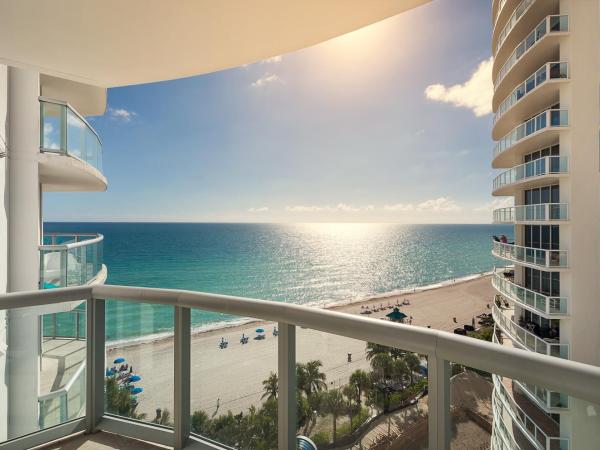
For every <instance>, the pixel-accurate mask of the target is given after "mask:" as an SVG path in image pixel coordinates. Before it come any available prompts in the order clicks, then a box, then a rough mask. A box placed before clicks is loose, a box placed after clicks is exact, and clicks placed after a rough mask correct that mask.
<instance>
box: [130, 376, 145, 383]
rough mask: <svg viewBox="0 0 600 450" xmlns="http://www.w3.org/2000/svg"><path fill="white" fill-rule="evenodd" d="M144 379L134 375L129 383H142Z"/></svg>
mask: <svg viewBox="0 0 600 450" xmlns="http://www.w3.org/2000/svg"><path fill="white" fill-rule="evenodd" d="M141 379H142V377H140V376H139V375H133V376H131V377H129V381H130V382H132V383H135V382H136V381H140V380H141Z"/></svg>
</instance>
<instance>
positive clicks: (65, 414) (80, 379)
mask: <svg viewBox="0 0 600 450" xmlns="http://www.w3.org/2000/svg"><path fill="white" fill-rule="evenodd" d="M77 383H80V385H79V386H78V385H77ZM85 383H86V361H85V360H83V362H82V363H81V364H80V365H79V367H78V368H77V370H76V371H75V373H74V374H73V376H72V377H71V379H70V380H69V381H68V382H67V384H65V386H63V387H62V388H60V389H58V390H56V391H52V392H49V393H47V394H43V395H40V396H39V397H38V403H39V410H40V413H39V418H38V420H39V424H40V428H42V429H44V428H46V425H45V422H46V420H47V418H45V417H44V411H45V409H44V405H45V402H49V401H52V400H58V402H59V415H60V419H59V422H58V424H60V423H65V422H68V421H71V420H73V419H76V418H77V417H78V414H79V412H80V411H81V410H82V408H84V407H85V397H86V387H85ZM81 384H83V390H82V397H81V400H82V402H80V403H81V404H80V406H79V409H78V410H77V411H69V393H70V392H71V391H72V390H73V388H74V387H76V386H78V387H81Z"/></svg>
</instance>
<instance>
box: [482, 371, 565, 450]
mask: <svg viewBox="0 0 600 450" xmlns="http://www.w3.org/2000/svg"><path fill="white" fill-rule="evenodd" d="M492 378H493V380H494V391H495V392H496V394H497V398H498V399H499V400H500V401H501V402H502V404H503V405H504V407H505V408H506V410H507V411H508V413H509V415H510V416H511V418H512V420H513V421H514V422H515V423H516V424H517V426H518V427H519V429H520V430H521V432H522V433H523V434H524V435H526V436H528V437H529V439H530V440H531V441H532V443H533V444H534V445H535V446H536V447H537V448H538V449H540V450H569V443H570V439H569V438H565V437H554V436H548V435H547V434H546V433H544V431H543V430H542V429H541V428H540V427H539V426H538V425H537V424H536V422H535V420H533V419H532V418H531V417H529V415H528V414H527V413H526V412H525V411H524V410H523V408H521V407H520V406H519V404H518V403H517V402H516V401H515V400H514V398H512V396H511V395H510V394H509V393H508V391H507V389H506V386H505V385H504V383H502V380H501V378H500V377H499V376H498V375H495V374H494V375H492Z"/></svg>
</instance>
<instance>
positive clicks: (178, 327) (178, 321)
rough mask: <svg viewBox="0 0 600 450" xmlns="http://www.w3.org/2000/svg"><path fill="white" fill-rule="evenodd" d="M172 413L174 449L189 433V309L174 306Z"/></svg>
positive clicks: (184, 440)
mask: <svg viewBox="0 0 600 450" xmlns="http://www.w3.org/2000/svg"><path fill="white" fill-rule="evenodd" d="M174 316H175V323H174V325H175V338H174V346H175V357H174V369H175V370H174V377H175V382H174V387H175V392H174V398H173V403H174V408H175V410H174V414H173V425H174V429H175V442H174V446H175V450H179V449H182V448H183V447H185V444H186V441H187V439H188V436H189V435H190V413H191V411H190V358H191V349H190V345H191V310H190V308H184V307H181V306H175V311H174Z"/></svg>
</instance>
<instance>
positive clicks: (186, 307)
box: [0, 285, 600, 449]
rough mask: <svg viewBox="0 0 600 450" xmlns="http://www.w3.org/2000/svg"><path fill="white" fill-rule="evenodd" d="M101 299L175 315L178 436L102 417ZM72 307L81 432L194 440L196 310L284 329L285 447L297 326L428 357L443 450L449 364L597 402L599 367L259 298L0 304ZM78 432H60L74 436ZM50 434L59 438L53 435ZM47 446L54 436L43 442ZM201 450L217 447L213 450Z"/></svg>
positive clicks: (51, 294) (2, 304) (40, 299)
mask: <svg viewBox="0 0 600 450" xmlns="http://www.w3.org/2000/svg"><path fill="white" fill-rule="evenodd" d="M104 299H117V300H122V301H133V302H142V303H152V304H161V305H169V306H172V307H174V317H175V320H174V324H175V328H174V344H173V345H174V350H175V358H174V368H173V374H174V395H173V397H174V411H173V420H174V426H173V431H169V430H164V429H161V428H160V427H158V428H157V427H153V426H152V425H150V424H145V423H144V424H141V423H137V422H135V421H130V420H127V419H125V418H118V419H117V418H111V417H110V416H106V415H105V413H104V399H103V396H104V376H105V367H104V363H105V359H104V353H105V335H104V330H105V317H104V307H105V306H104V305H105V302H104ZM73 300H85V301H86V303H87V309H86V310H87V319H88V322H87V325H86V330H87V335H86V342H87V366H88V370H87V371H86V373H87V383H86V394H87V397H86V416H85V418H83V419H80V422H78V425H77V426H78V427H79V428H77V429H81V427H82V426H84V427H86V428H87V429H88V430H90V431H93V430H94V429H98V428H100V429H105V430H112V431H113V432H119V433H121V434H126V435H128V436H131V437H138V438H143V439H145V440H150V441H152V442H157V443H162V444H163V445H171V446H175V447H176V448H184V447H186V445H188V444H189V443H190V441H191V440H193V439H197V438H195V437H190V430H189V425H188V423H189V422H188V421H189V417H190V403H189V397H190V353H189V352H190V342H191V334H190V332H191V326H190V317H191V309H202V310H207V311H213V312H221V313H225V314H234V315H238V316H246V317H253V318H257V319H261V320H268V321H275V322H278V323H279V324H278V328H279V330H280V335H279V338H278V355H279V358H278V373H279V377H280V385H279V395H278V404H279V407H278V415H279V418H278V436H279V444H278V447H279V448H295V433H296V425H297V422H296V417H295V414H296V413H295V411H296V405H295V402H296V396H295V395H296V393H295V385H296V383H295V327H297V326H301V327H305V328H309V329H314V330H319V331H323V332H326V333H331V334H336V335H340V336H345V337H349V338H354V339H359V340H363V341H368V342H374V343H378V344H381V345H387V346H391V347H396V348H402V349H405V350H407V351H411V352H416V353H421V354H425V355H427V356H428V379H429V382H428V402H429V411H430V413H429V448H430V449H446V448H449V442H450V423H449V417H450V402H449V400H450V381H449V380H450V361H452V362H456V363H459V364H463V365H466V366H469V367H475V368H478V369H480V370H484V371H487V372H491V373H497V374H499V375H502V376H506V377H509V378H512V379H522V380H526V381H527V382H530V383H534V384H536V385H542V386H547V387H548V388H550V389H554V390H557V391H560V392H566V393H569V394H571V395H574V396H576V397H580V398H585V399H586V400H587V401H590V402H596V403H600V367H594V366H590V365H586V364H582V363H578V362H574V361H567V360H563V359H560V358H551V357H548V356H546V355H540V354H536V353H532V352H524V351H521V350H518V349H513V348H508V347H504V346H500V345H495V344H493V343H490V342H484V341H481V340H478V339H472V338H467V337H463V336H458V335H455V334H452V333H447V332H444V331H438V330H432V329H428V328H422V327H417V326H411V325H403V324H395V323H391V322H383V321H380V320H373V319H369V318H366V317H362V316H358V315H351V314H345V313H340V312H336V311H329V310H322V309H318V308H314V307H308V306H302V305H293V304H287V303H283V302H272V301H264V300H254V299H247V298H241V297H232V296H226V295H217V294H206V293H200V292H191V291H180V290H173V289H155V288H140V287H125V286H111V285H96V286H84V287H73V288H62V289H51V290H46V291H32V292H22V293H13V294H6V295H2V296H0V310H7V309H13V308H24V307H31V306H40V305H44V304H52V303H59V302H67V301H73ZM74 428H75V427H74V426H71V427H64V428H61V430H64V432H65V433H66V432H68V431H69V430H71V432H72V430H73V429H74ZM50 433H53V434H50ZM56 434H57V432H56V430H54V431H52V429H51V430H45V431H40V432H38V433H34V434H32V435H28V436H26V437H24V438H22V439H21V440H17V441H10V442H7V443H5V444H0V448H2V449H5V448H23V447H28V446H31V443H32V442H45V441H44V439H45V436H53V437H54V438H56V437H55V436H56ZM46 439H47V438H46ZM203 448H210V447H207V446H206V445H205V446H204V447H203Z"/></svg>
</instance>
